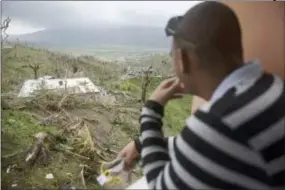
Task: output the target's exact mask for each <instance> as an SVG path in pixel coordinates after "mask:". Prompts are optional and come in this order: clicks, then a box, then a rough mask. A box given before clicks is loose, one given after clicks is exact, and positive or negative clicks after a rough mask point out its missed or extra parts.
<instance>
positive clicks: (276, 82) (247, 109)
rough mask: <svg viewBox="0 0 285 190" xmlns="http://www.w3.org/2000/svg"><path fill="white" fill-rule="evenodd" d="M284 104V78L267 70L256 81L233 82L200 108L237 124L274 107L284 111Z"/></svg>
mask: <svg viewBox="0 0 285 190" xmlns="http://www.w3.org/2000/svg"><path fill="white" fill-rule="evenodd" d="M284 107H285V93H284V81H283V80H282V79H281V78H280V77H278V76H275V75H272V74H268V73H264V74H263V75H262V76H261V77H260V78H259V79H258V80H257V81H255V82H254V83H250V82H249V83H244V84H238V85H236V86H233V87H232V88H230V89H229V90H228V91H227V92H226V93H225V94H224V96H222V97H221V98H219V99H217V100H215V101H209V102H208V103H206V104H204V105H202V106H201V107H200V109H199V110H200V111H203V112H206V113H208V114H210V115H214V116H216V117H218V118H221V119H222V120H223V121H225V122H226V123H227V124H232V123H231V122H235V123H236V125H238V124H240V123H242V122H243V121H242V120H244V122H245V121H246V120H249V119H250V118H253V117H256V116H258V115H259V114H261V113H264V112H266V111H267V110H272V111H274V112H275V114H278V113H276V112H282V113H284ZM268 113H269V112H268ZM272 114H274V113H272ZM270 115H271V114H269V115H268V116H267V117H269V116H270ZM237 120H239V121H237Z"/></svg>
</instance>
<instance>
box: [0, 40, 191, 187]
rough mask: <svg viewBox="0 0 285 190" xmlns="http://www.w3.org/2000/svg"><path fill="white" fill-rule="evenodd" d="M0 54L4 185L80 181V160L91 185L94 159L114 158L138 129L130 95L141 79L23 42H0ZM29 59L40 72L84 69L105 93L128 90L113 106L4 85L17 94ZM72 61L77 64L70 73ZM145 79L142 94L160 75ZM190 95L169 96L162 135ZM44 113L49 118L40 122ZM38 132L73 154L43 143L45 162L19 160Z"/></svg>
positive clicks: (28, 72)
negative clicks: (22, 93)
mask: <svg viewBox="0 0 285 190" xmlns="http://www.w3.org/2000/svg"><path fill="white" fill-rule="evenodd" d="M2 60H3V62H2V93H3V92H4V94H5V95H3V94H2V107H1V109H2V120H1V122H2V131H1V132H2V133H1V137H2V138H1V142H2V144H1V148H2V168H1V173H2V187H3V189H8V188H10V187H11V185H12V184H17V187H21V188H51V189H60V188H62V187H63V186H67V185H71V186H75V187H77V188H84V185H83V184H82V176H81V175H80V174H81V172H82V171H83V169H82V165H84V166H85V169H84V172H83V173H84V179H85V180H86V181H85V182H86V187H87V188H89V189H98V188H99V187H98V186H97V184H96V183H95V180H94V176H96V175H98V174H97V173H96V172H98V165H99V162H100V161H102V160H104V159H106V160H107V161H108V160H109V161H110V160H111V159H113V158H115V157H116V152H118V151H119V150H120V149H121V148H122V147H123V146H124V145H125V144H126V143H127V142H129V141H130V140H131V139H132V138H133V137H135V136H137V135H138V131H139V130H138V129H139V124H138V117H139V109H140V106H141V104H140V102H139V101H134V100H139V98H140V94H141V78H140V77H138V78H133V79H128V80H119V78H120V76H121V75H122V73H123V70H124V69H123V68H120V67H119V65H116V64H115V63H111V62H102V61H99V60H97V59H96V58H94V57H92V56H80V57H72V56H70V55H67V54H60V53H57V52H51V51H48V50H43V49H35V48H28V47H25V46H23V45H16V46H14V47H13V48H12V49H4V52H3V54H2ZM31 63H35V64H39V65H40V69H39V71H38V72H39V73H38V75H39V76H44V75H52V76H54V75H55V74H59V77H65V76H68V77H75V76H86V77H89V78H90V79H91V80H92V81H93V82H94V83H95V84H97V85H101V86H103V87H104V88H106V89H108V90H109V91H110V92H115V91H117V92H124V93H125V94H127V96H125V95H123V96H119V97H118V98H117V99H118V100H119V101H118V102H117V103H116V105H104V104H102V102H98V100H96V99H94V98H92V97H89V98H87V100H86V99H80V98H78V97H75V96H68V97H66V95H65V94H63V95H62V96H55V95H53V94H50V93H46V92H41V93H40V94H39V95H38V96H36V97H35V98H32V99H24V100H22V99H19V98H16V97H15V96H13V95H12V97H11V96H10V95H9V94H10V93H11V92H12V94H17V93H18V92H19V90H20V87H21V85H22V84H23V82H24V81H25V80H27V79H31V78H33V77H34V76H33V75H34V73H33V70H32V69H30V68H28V67H26V66H27V65H29V64H31ZM75 67H76V68H77V70H78V71H77V72H75V73H74V69H75ZM150 79H151V80H150V84H149V86H148V89H147V94H148V95H149V94H150V93H151V92H152V91H153V90H154V89H155V88H156V86H157V85H158V84H159V83H160V82H161V80H162V79H161V78H159V77H152V78H150ZM114 96H115V95H114ZM191 101H192V98H191V96H188V97H185V98H183V100H173V101H171V102H169V104H168V105H167V107H166V111H165V119H164V124H165V128H164V129H165V130H166V134H167V135H173V134H177V132H179V131H180V130H181V128H182V127H183V125H184V121H185V119H186V117H187V116H188V115H189V113H190V107H191ZM50 118H53V119H55V121H53V122H51V121H50V122H48V123H46V121H47V119H49V120H50ZM70 128H71V129H73V128H74V130H70ZM38 132H48V134H51V135H53V136H56V137H58V136H59V137H60V138H59V139H61V138H63V139H65V140H64V141H61V140H59V141H57V144H60V145H61V148H63V147H65V148H66V149H68V150H69V151H71V152H73V153H74V154H75V155H77V156H75V155H74V154H70V153H69V154H67V153H66V151H62V150H61V149H60V150H59V149H58V148H57V149H55V148H53V149H50V150H49V156H48V157H49V161H48V163H47V164H41V163H37V164H36V165H35V166H34V167H22V164H23V162H25V161H24V157H25V155H24V156H22V155H21V153H22V152H23V151H24V153H25V151H26V149H28V148H29V146H30V145H31V144H32V143H33V142H34V139H35V138H34V135H35V134H36V133H38ZM111 150H112V151H111ZM80 156H81V157H80ZM86 158H88V159H87V160H86ZM83 168H84V167H83ZM87 168H89V169H90V168H92V169H93V170H91V171H89V169H88V170H87ZM8 169H9V170H10V171H9V172H7V170H8ZM49 173H52V174H53V175H54V179H51V180H48V179H46V175H47V174H49Z"/></svg>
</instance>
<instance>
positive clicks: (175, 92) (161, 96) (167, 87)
mask: <svg viewBox="0 0 285 190" xmlns="http://www.w3.org/2000/svg"><path fill="white" fill-rule="evenodd" d="M182 93H183V86H182V85H181V83H180V82H179V79H178V78H176V77H173V78H170V79H166V80H164V81H163V82H162V83H161V84H160V85H159V86H158V87H157V88H156V89H155V91H154V92H153V93H152V95H151V96H150V98H149V100H153V101H155V102H157V103H159V104H161V105H162V106H165V105H166V104H167V102H168V101H169V100H171V99H176V98H181V97H182Z"/></svg>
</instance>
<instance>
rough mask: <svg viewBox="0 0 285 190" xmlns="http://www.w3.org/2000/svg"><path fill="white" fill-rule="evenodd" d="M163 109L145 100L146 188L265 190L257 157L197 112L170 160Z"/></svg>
mask: <svg viewBox="0 0 285 190" xmlns="http://www.w3.org/2000/svg"><path fill="white" fill-rule="evenodd" d="M162 117H163V107H162V106H160V105H159V104H157V103H155V102H151V101H148V102H147V103H146V104H145V106H144V107H143V109H142V114H141V118H140V122H141V138H142V152H141V156H142V161H143V170H144V174H145V176H146V179H147V182H148V185H149V189H214V188H218V189H268V188H269V187H268V186H267V184H266V180H267V178H266V173H265V172H264V168H263V166H262V160H261V159H260V157H259V156H258V155H257V154H256V153H255V152H254V151H252V150H251V149H250V148H249V147H247V145H246V144H244V143H243V141H242V140H241V139H237V138H235V136H234V135H233V134H232V131H231V130H230V129H229V128H228V127H227V126H225V125H224V124H223V123H222V122H221V121H220V120H219V119H218V118H217V117H215V116H214V115H213V114H211V113H209V112H207V113H206V112H203V111H202V110H198V111H197V112H196V113H195V114H194V115H192V116H191V117H190V118H189V119H187V121H186V126H185V127H184V129H183V131H182V132H181V133H180V134H179V135H178V136H177V137H176V138H175V139H174V147H173V151H174V154H173V155H172V156H170V155H169V152H168V151H167V146H166V142H165V141H164V136H163V133H162Z"/></svg>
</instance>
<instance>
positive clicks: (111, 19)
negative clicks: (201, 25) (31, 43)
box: [1, 1, 199, 34]
mask: <svg viewBox="0 0 285 190" xmlns="http://www.w3.org/2000/svg"><path fill="white" fill-rule="evenodd" d="M1 3H2V10H3V12H2V19H3V18H5V17H6V16H10V18H11V23H10V27H9V29H8V30H7V33H9V34H21V33H31V32H35V31H38V30H42V29H45V28H56V27H70V26H72V27H78V26H80V27H92V26H95V25H100V24H108V25H111V26H121V25H149V26H164V25H165V23H166V22H167V20H168V18H169V17H171V16H174V15H181V14H184V13H185V12H186V11H187V10H188V9H189V8H190V7H192V6H194V5H196V4H197V3H199V1H83V2H82V1H5V2H3V1H2V2H1Z"/></svg>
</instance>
